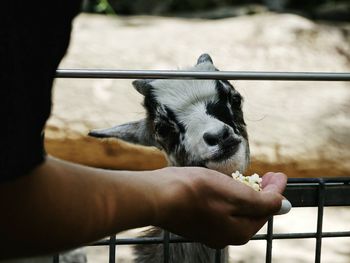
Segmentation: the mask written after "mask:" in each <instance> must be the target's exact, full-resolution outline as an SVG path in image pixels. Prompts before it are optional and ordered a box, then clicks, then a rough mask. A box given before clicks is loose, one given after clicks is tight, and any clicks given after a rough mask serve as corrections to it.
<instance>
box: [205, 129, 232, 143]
mask: <svg viewBox="0 0 350 263" xmlns="http://www.w3.org/2000/svg"><path fill="white" fill-rule="evenodd" d="M230 137H231V136H230V132H229V130H228V129H222V130H221V131H220V132H218V133H210V132H206V133H204V134H203V139H204V141H205V142H206V144H208V145H209V146H215V145H218V144H219V143H222V142H224V141H226V140H228V139H229V138H230Z"/></svg>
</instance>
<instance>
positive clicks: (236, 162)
mask: <svg viewBox="0 0 350 263" xmlns="http://www.w3.org/2000/svg"><path fill="white" fill-rule="evenodd" d="M189 71H217V69H216V67H215V66H214V64H213V61H212V59H211V58H210V56H209V55H208V54H203V55H201V56H200V57H199V59H198V61H197V64H196V65H195V66H194V67H192V68H190V69H189ZM133 85H134V87H135V89H136V90H137V91H138V92H139V93H141V94H142V95H143V96H144V107H145V109H146V113H147V116H146V118H145V119H142V120H140V121H136V122H131V123H126V124H123V125H118V126H115V127H112V128H108V129H101V130H94V131H91V132H90V133H89V135H91V136H94V137H99V138H107V137H114V138H118V139H122V140H125V141H128V142H132V143H136V144H141V145H146V146H155V147H157V148H159V149H161V150H163V151H164V152H165V153H166V156H167V158H168V161H169V165H172V166H202V167H207V168H210V169H214V170H217V171H220V172H222V173H225V174H227V175H230V174H231V173H232V172H234V171H237V170H238V171H240V172H241V173H243V172H244V170H245V169H246V167H247V166H248V163H249V144H248V136H247V131H246V124H245V122H244V118H243V112H242V100H243V99H242V96H241V95H240V94H239V92H238V91H237V90H235V89H234V87H233V86H232V85H231V84H230V83H229V82H228V81H226V80H188V79H187V80H174V79H156V80H136V81H134V82H133ZM203 231H205V229H203ZM147 235H148V236H161V235H163V231H162V230H160V229H153V230H151V231H150V232H149V233H148V234H147ZM225 255H226V253H223V260H222V262H225V261H226V260H227V257H226V256H225ZM162 257H163V248H162V245H144V246H137V247H136V260H135V261H136V262H138V263H146V262H147V263H153V262H154V263H159V262H163V258H162ZM170 257H171V258H170V261H169V262H173V263H178V262H188V263H206V262H214V257H215V250H212V249H209V248H208V247H206V246H204V245H202V244H198V243H194V244H189V243H188V244H171V245H170Z"/></svg>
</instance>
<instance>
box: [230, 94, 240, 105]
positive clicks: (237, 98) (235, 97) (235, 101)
mask: <svg viewBox="0 0 350 263" xmlns="http://www.w3.org/2000/svg"><path fill="white" fill-rule="evenodd" d="M230 102H231V105H232V106H233V107H241V104H242V97H241V96H240V95H232V96H231V99H230Z"/></svg>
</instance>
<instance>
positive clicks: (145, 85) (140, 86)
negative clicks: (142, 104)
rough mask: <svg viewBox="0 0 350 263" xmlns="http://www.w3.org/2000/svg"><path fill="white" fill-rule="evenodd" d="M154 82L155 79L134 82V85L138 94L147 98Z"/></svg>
mask: <svg viewBox="0 0 350 263" xmlns="http://www.w3.org/2000/svg"><path fill="white" fill-rule="evenodd" d="M152 81H154V79H138V80H135V81H133V82H132V85H133V86H134V88H135V89H136V90H137V91H138V93H140V94H142V95H143V96H146V94H148V93H149V91H150V89H151V88H152V85H151V82H152Z"/></svg>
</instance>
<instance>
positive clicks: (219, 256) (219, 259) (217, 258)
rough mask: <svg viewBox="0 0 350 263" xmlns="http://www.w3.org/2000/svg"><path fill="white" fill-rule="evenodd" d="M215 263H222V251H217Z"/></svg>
mask: <svg viewBox="0 0 350 263" xmlns="http://www.w3.org/2000/svg"><path fill="white" fill-rule="evenodd" d="M215 263H221V249H217V250H215Z"/></svg>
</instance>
